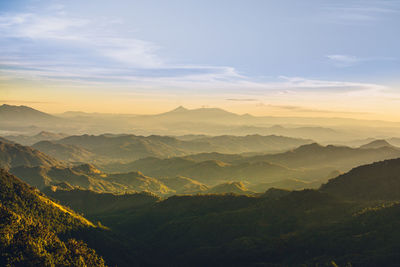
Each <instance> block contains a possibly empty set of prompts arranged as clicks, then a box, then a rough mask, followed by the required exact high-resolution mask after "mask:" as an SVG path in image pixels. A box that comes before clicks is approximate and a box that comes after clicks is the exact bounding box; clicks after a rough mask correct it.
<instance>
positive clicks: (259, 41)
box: [0, 0, 400, 109]
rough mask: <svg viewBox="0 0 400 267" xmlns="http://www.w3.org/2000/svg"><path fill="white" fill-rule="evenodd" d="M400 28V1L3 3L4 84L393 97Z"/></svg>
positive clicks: (399, 66) (0, 59) (399, 67)
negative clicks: (57, 84)
mask: <svg viewBox="0 0 400 267" xmlns="http://www.w3.org/2000/svg"><path fill="white" fill-rule="evenodd" d="M399 25H400V1H397V0H387V1H384V0H382V1H369V0H363V1H353V0H347V1H340V0H339V1H338V0H336V1H333V0H327V1H322V0H319V1H316V0H310V1H295V0H292V1H288V0H281V1H262V0H259V1H256V0H250V1H244V0H242V1H238V0H229V1H228V0H219V1H208V0H202V1H192V0H185V1H183V0H181V1H175V0H171V1H154V0H148V1H131V0H115V1H105V0H96V1H95V0H88V1H77V0H69V1H57V0H45V1H39V0H25V1H23V0H13V1H0V49H1V50H2V53H1V54H0V67H1V69H0V78H1V83H2V84H3V87H4V86H6V85H7V84H9V83H12V82H13V81H24V82H25V83H29V82H32V83H47V84H54V83H62V84H63V85H64V87H54V86H53V88H55V89H53V90H55V91H57V90H66V89H65V88H66V87H65V85H66V84H70V85H71V86H70V87H69V88H73V86H78V87H79V88H84V87H85V86H86V87H87V89H84V90H88V91H90V90H99V91H102V90H103V91H104V90H107V89H105V88H110V87H112V88H113V92H115V91H118V92H133V93H135V92H136V93H139V92H140V93H142V94H145V93H148V94H150V95H151V93H159V92H164V93H167V94H168V93H170V94H176V93H185V94H186V95H187V97H190V93H191V92H192V93H194V94H201V93H204V94H210V93H213V94H217V93H218V94H221V95H223V96H222V98H226V97H228V96H229V97H230V98H229V99H231V98H232V97H234V98H235V99H236V98H237V99H240V98H243V99H244V100H246V99H247V100H248V98H249V97H248V95H250V96H251V98H255V99H257V100H258V99H260V101H258V102H260V103H262V104H265V105H268V104H271V103H264V102H265V99H268V98H271V99H275V100H273V101H275V102H274V103H273V104H274V105H275V104H281V105H283V104H285V105H288V104H290V105H299V102H301V101H302V100H301V97H297V98H296V97H294V98H293V101H292V100H291V99H290V96H287V97H288V99H287V101H285V98H282V97H281V98H280V100H279V98H278V97H277V96H276V95H275V96H274V95H272V96H271V94H272V93H275V94H282V93H285V92H288V91H290V92H292V91H294V92H295V94H297V95H300V94H303V95H307V93H310V92H314V94H319V95H320V97H322V98H323V97H324V96H325V97H326V98H327V99H326V101H328V100H329V98H331V94H335V93H336V94H341V93H342V94H343V92H346V93H348V92H350V93H351V92H357V93H355V95H357V94H359V92H360V91H363V92H364V94H362V95H363V96H365V95H367V94H370V95H374V96H375V97H376V96H379V97H381V98H382V99H383V98H386V99H387V98H391V99H392V100H393V99H394V97H397V86H398V84H399V78H398V77H400V76H399V75H400V49H398V48H399V47H400V37H399V33H400V30H399ZM62 88H63V89H62ZM14 90H15V89H14ZM32 90H33V89H32ZM70 90H71V89H70ZM80 90H82V89H80ZM38 93H39V95H40V92H38ZM110 93H111V92H110ZM16 97H18V95H17V94H14V93H13V92H11V91H10V90H8V91H7V97H6V98H9V99H11V98H13V101H17V99H15V98H16ZM337 97H338V96H337ZM312 99H314V98H312ZM315 99H318V97H316V96H315ZM182 101H183V100H182ZM271 101H272V100H271ZM175 102H176V101H175ZM175 102H174V103H175ZM236 102H238V101H236ZM245 102H249V101H245ZM278 102H279V103H278ZM283 102H285V103H283ZM292 102H293V103H292ZM260 103H258V106H261V105H260ZM306 104H307V105H309V104H310V103H306ZM311 104H312V103H311ZM361 106H363V105H361ZM361 106H360V108H361ZM364 106H367V103H364ZM345 107H346V106H341V105H336V106H332V108H333V109H340V108H342V109H343V108H345Z"/></svg>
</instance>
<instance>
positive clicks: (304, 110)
mask: <svg viewBox="0 0 400 267" xmlns="http://www.w3.org/2000/svg"><path fill="white" fill-rule="evenodd" d="M264 106H265V107H272V108H276V109H280V110H287V111H293V112H296V113H299V112H302V113H317V114H320V113H327V114H359V115H362V114H369V113H367V112H351V111H337V110H327V109H312V108H306V107H301V106H291V105H272V104H268V105H264Z"/></svg>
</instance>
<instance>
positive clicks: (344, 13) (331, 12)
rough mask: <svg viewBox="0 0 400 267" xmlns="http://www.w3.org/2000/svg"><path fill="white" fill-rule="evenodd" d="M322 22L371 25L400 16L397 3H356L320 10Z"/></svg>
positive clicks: (399, 6) (340, 4)
mask: <svg viewBox="0 0 400 267" xmlns="http://www.w3.org/2000/svg"><path fill="white" fill-rule="evenodd" d="M322 11H323V13H322V16H323V17H324V18H323V21H328V22H333V23H340V24H354V23H356V24H360V23H371V22H376V21H379V20H384V19H388V18H390V17H391V16H398V15H399V14H400V2H399V1H375V0H371V1H358V2H354V1H353V2H350V1H344V2H343V3H340V2H338V3H336V4H335V5H330V6H325V7H324V8H322Z"/></svg>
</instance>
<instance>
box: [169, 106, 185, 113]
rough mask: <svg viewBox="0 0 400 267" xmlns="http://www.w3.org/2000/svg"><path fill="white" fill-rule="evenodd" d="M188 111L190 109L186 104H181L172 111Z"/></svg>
mask: <svg viewBox="0 0 400 267" xmlns="http://www.w3.org/2000/svg"><path fill="white" fill-rule="evenodd" d="M186 111H188V109H187V108H185V107H184V106H179V107H177V108H175V109H173V110H171V111H170V112H174V113H175V112H186Z"/></svg>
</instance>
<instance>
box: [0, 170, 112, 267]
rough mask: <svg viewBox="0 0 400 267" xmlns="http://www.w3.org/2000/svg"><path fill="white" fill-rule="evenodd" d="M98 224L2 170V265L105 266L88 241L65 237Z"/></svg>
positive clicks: (0, 213)
mask: <svg viewBox="0 0 400 267" xmlns="http://www.w3.org/2000/svg"><path fill="white" fill-rule="evenodd" d="M94 227H95V226H94V225H93V223H92V222H90V221H88V220H87V219H85V218H84V217H82V216H81V215H79V214H77V213H75V212H74V211H72V210H70V209H68V208H66V207H64V206H62V205H60V204H57V203H55V202H54V201H52V200H50V199H49V198H47V197H46V196H45V195H43V194H42V193H40V192H39V191H38V190H36V189H33V188H31V187H29V186H28V185H27V184H25V183H23V182H22V181H20V180H19V179H18V178H16V177H15V176H13V175H11V174H9V173H8V172H6V171H5V170H3V169H0V265H1V266H105V263H104V260H103V259H102V258H101V257H100V256H99V255H97V253H96V252H95V251H94V250H93V249H91V248H89V247H88V246H87V244H86V243H84V242H82V241H79V240H76V239H74V238H72V237H69V238H62V237H63V236H64V237H65V236H68V233H70V232H74V231H82V230H84V229H89V228H94Z"/></svg>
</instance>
